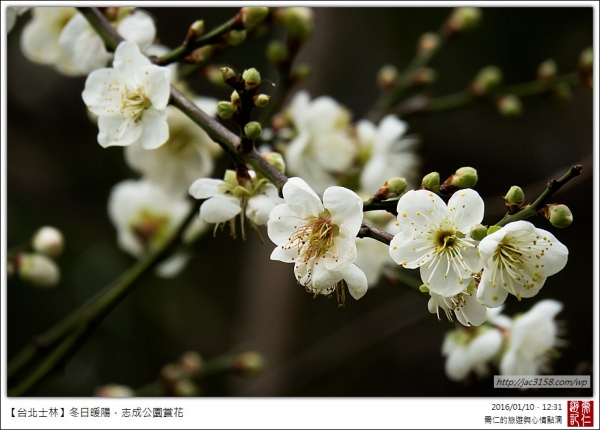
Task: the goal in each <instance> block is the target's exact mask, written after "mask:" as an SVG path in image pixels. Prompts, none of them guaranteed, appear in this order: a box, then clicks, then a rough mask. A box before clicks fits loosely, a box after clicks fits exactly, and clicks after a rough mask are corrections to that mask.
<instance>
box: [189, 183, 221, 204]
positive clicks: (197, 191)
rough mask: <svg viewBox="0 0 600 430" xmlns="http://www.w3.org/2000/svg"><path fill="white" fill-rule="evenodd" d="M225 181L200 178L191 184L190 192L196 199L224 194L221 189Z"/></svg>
mask: <svg viewBox="0 0 600 430" xmlns="http://www.w3.org/2000/svg"><path fill="white" fill-rule="evenodd" d="M223 185H225V181H222V180H221V179H211V178H200V179H197V180H196V181H194V183H193V184H192V185H190V189H189V193H190V195H191V196H192V197H194V198H196V199H208V198H210V197H214V196H216V195H217V194H223V192H222V191H221V190H222V188H223Z"/></svg>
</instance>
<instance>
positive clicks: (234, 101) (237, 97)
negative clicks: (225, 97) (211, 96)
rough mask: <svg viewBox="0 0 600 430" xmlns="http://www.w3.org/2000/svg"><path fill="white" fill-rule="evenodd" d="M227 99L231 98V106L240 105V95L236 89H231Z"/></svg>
mask: <svg viewBox="0 0 600 430" xmlns="http://www.w3.org/2000/svg"><path fill="white" fill-rule="evenodd" d="M229 100H231V104H232V105H233V107H238V106H241V105H242V100H241V99H240V95H239V93H238V92H237V91H236V90H233V91H232V93H231V96H230V97H229Z"/></svg>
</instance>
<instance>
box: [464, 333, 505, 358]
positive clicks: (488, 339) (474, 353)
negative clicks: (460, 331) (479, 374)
mask: <svg viewBox="0 0 600 430" xmlns="http://www.w3.org/2000/svg"><path fill="white" fill-rule="evenodd" d="M502 341H503V339H502V333H500V330H497V329H491V330H488V331H486V332H485V333H483V334H480V335H479V336H477V337H476V338H475V339H473V340H472V341H471V343H470V344H469V347H468V349H469V356H470V357H471V360H472V361H473V362H474V363H485V362H487V361H489V360H491V359H492V358H494V356H495V355H496V354H498V352H500V348H501V347H502Z"/></svg>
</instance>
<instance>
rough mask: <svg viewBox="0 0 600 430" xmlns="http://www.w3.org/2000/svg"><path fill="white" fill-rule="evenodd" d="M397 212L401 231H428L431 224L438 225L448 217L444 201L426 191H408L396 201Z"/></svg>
mask: <svg viewBox="0 0 600 430" xmlns="http://www.w3.org/2000/svg"><path fill="white" fill-rule="evenodd" d="M397 210H398V222H399V223H400V227H401V228H402V229H411V230H414V229H418V230H422V231H429V230H430V225H431V224H432V223H435V224H440V223H441V222H442V221H444V220H445V219H446V218H449V217H450V211H449V210H448V207H447V206H446V204H445V203H444V201H443V200H442V199H441V198H440V197H439V196H438V195H436V194H434V193H432V192H431V191H427V190H410V191H408V192H407V193H406V194H404V195H403V196H402V197H400V200H398V206H397ZM413 223H414V224H413Z"/></svg>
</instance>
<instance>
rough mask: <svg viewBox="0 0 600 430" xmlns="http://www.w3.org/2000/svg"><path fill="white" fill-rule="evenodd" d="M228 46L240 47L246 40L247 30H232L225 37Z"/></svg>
mask: <svg viewBox="0 0 600 430" xmlns="http://www.w3.org/2000/svg"><path fill="white" fill-rule="evenodd" d="M225 39H226V40H227V45H228V46H238V45H239V44H241V43H242V42H244V41H245V40H246V30H231V31H230V32H229V33H227V34H226V35H225Z"/></svg>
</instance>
